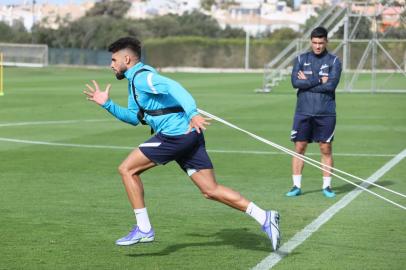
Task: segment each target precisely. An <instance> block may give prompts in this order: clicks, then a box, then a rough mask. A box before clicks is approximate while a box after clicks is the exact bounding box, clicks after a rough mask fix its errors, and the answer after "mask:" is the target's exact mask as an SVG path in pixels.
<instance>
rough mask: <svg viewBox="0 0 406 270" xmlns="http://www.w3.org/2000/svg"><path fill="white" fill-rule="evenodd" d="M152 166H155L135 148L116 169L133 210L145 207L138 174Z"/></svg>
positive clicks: (142, 189) (142, 188)
mask: <svg viewBox="0 0 406 270" xmlns="http://www.w3.org/2000/svg"><path fill="white" fill-rule="evenodd" d="M154 166H156V164H155V163H154V162H152V161H151V160H149V159H148V158H147V157H146V156H145V155H144V154H143V153H142V152H141V151H140V150H139V149H138V148H137V149H135V150H133V151H132V152H131V153H130V154H129V155H128V157H127V158H126V159H125V160H124V161H123V162H122V163H121V164H120V166H119V167H118V171H119V173H120V175H121V179H122V180H123V184H124V187H125V190H126V192H127V196H128V199H129V201H130V203H131V206H132V207H133V208H134V209H140V208H144V207H145V203H144V187H143V184H142V181H141V177H140V174H141V173H142V172H144V171H146V170H148V169H150V168H152V167H154Z"/></svg>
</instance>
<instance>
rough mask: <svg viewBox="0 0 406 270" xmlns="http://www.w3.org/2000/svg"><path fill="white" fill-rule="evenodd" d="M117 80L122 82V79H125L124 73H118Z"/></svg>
mask: <svg viewBox="0 0 406 270" xmlns="http://www.w3.org/2000/svg"><path fill="white" fill-rule="evenodd" d="M116 78H117V80H122V79H124V78H125V76H124V72H117V73H116Z"/></svg>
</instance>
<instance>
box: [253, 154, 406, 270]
mask: <svg viewBox="0 0 406 270" xmlns="http://www.w3.org/2000/svg"><path fill="white" fill-rule="evenodd" d="M405 156H406V149H404V150H403V151H402V152H400V153H399V154H397V155H396V156H395V157H394V158H392V159H391V160H390V161H389V162H387V163H386V164H385V165H384V166H382V167H381V168H380V169H379V170H377V171H376V172H375V173H373V174H372V175H371V176H370V177H369V178H368V179H367V181H369V182H376V181H377V180H378V179H379V178H381V177H382V176H383V175H384V174H385V173H386V172H388V171H389V170H390V169H392V168H393V167H394V166H395V165H396V164H398V163H399V162H400V161H401V160H402V159H403V158H405ZM361 186H363V187H364V188H367V187H368V186H369V184H368V183H366V182H363V183H362V184H361ZM362 192H363V190H362V189H360V188H356V189H354V190H352V191H351V192H349V193H347V194H346V195H345V196H344V197H343V198H341V200H339V201H338V202H336V203H335V204H333V205H332V206H331V207H330V208H328V209H327V210H326V211H324V212H323V213H322V214H321V215H320V216H319V217H317V218H316V219H315V220H314V221H313V222H312V223H310V224H309V225H307V226H306V227H305V228H304V229H303V230H301V231H300V232H298V233H296V234H295V235H294V236H293V237H292V238H291V239H290V240H288V241H287V242H286V243H284V244H283V245H282V246H281V247H280V249H279V250H278V251H276V252H274V253H272V254H270V255H269V256H268V257H266V258H265V259H263V260H262V261H261V262H260V263H258V264H257V265H256V266H255V267H254V268H252V270H265V269H271V268H272V267H273V266H275V265H276V264H277V263H278V262H279V261H281V260H282V259H283V257H285V256H286V255H288V254H289V253H291V252H292V251H293V250H294V249H295V248H296V247H298V246H299V245H301V244H302V243H303V242H304V241H305V240H306V239H307V238H309V237H310V236H311V235H312V234H313V233H314V232H316V231H317V230H318V229H319V228H320V227H321V226H322V225H323V224H324V223H326V222H327V221H329V220H330V219H331V218H332V217H333V216H334V215H335V214H337V213H338V212H339V211H340V210H341V209H343V208H344V207H346V206H347V205H348V204H349V203H350V202H351V201H352V200H354V199H355V198H356V197H357V196H358V195H360V194H361V193H362Z"/></svg>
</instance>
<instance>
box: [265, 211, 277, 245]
mask: <svg viewBox="0 0 406 270" xmlns="http://www.w3.org/2000/svg"><path fill="white" fill-rule="evenodd" d="M262 230H263V231H264V232H265V233H266V234H267V235H268V238H269V239H270V240H271V242H272V249H273V250H274V251H276V250H277V249H278V248H279V245H280V240H281V236H280V232H279V213H278V212H276V211H266V220H265V223H264V225H262Z"/></svg>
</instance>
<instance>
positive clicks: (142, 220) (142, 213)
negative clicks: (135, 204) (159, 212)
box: [134, 208, 151, 232]
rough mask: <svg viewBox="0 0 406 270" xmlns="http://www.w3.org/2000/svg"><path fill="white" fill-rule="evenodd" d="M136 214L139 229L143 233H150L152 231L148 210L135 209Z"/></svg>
mask: <svg viewBox="0 0 406 270" xmlns="http://www.w3.org/2000/svg"><path fill="white" fill-rule="evenodd" d="M134 214H135V219H136V221H137V226H138V228H139V229H140V230H141V231H142V232H149V231H150V230H151V223H150V222H149V217H148V212H147V208H141V209H134Z"/></svg>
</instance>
